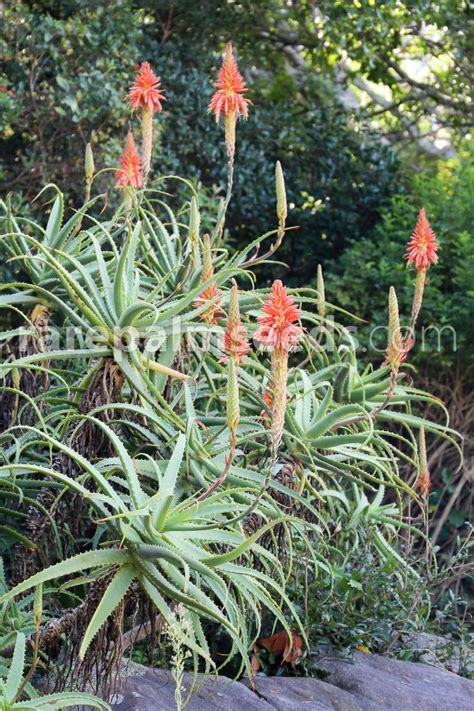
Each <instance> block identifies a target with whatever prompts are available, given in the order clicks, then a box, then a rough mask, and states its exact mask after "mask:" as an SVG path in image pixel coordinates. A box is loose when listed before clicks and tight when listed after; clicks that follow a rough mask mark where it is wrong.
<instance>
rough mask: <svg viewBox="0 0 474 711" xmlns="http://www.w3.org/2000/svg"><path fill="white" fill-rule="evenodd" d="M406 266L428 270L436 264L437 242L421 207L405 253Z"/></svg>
mask: <svg viewBox="0 0 474 711" xmlns="http://www.w3.org/2000/svg"><path fill="white" fill-rule="evenodd" d="M406 260H407V264H408V265H410V264H414V265H415V267H416V269H417V270H418V269H429V267H430V266H431V265H432V264H437V262H438V242H437V239H436V235H435V233H434V232H433V230H432V229H431V226H430V223H429V222H428V219H427V217H426V213H425V208H424V207H422V208H421V210H420V213H419V215H418V220H417V223H416V226H415V229H414V231H413V234H412V236H411V239H410V241H409V242H408V248H407V252H406Z"/></svg>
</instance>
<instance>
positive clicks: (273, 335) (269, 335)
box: [255, 279, 303, 458]
mask: <svg viewBox="0 0 474 711" xmlns="http://www.w3.org/2000/svg"><path fill="white" fill-rule="evenodd" d="M262 311H263V312H264V314H265V315H264V316H260V317H259V318H258V322H259V323H260V328H259V329H258V330H257V332H256V333H255V339H256V340H257V341H259V344H260V347H261V348H264V349H266V350H270V351H271V352H272V381H273V382H272V394H273V402H272V425H271V438H272V454H273V457H274V458H276V456H277V453H278V448H279V446H280V443H281V439H282V436H283V429H284V425H285V413H286V399H287V394H286V389H287V380H288V353H289V351H290V350H293V349H294V348H296V347H297V345H298V342H299V339H300V337H301V335H302V333H303V329H302V328H301V326H298V325H296V323H295V322H296V321H298V320H299V318H300V315H301V314H300V310H299V308H298V307H297V306H296V304H295V301H294V299H293V297H291V296H290V295H289V294H288V292H287V290H286V288H285V287H284V286H283V284H282V283H281V281H280V280H279V279H277V280H276V281H274V282H273V285H272V293H271V294H270V296H269V297H268V299H267V301H266V302H265V303H264V305H263V307H262Z"/></svg>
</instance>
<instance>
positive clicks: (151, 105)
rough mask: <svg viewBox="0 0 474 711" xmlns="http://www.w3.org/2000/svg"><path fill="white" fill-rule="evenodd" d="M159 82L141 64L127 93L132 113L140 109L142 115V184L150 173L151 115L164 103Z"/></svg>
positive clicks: (146, 67)
mask: <svg viewBox="0 0 474 711" xmlns="http://www.w3.org/2000/svg"><path fill="white" fill-rule="evenodd" d="M159 87H160V80H159V79H158V77H157V76H156V75H155V73H154V72H153V70H152V68H151V67H150V65H149V63H148V62H143V64H142V65H141V67H140V69H139V71H138V74H137V76H136V78H135V82H134V84H133V86H132V88H131V89H130V91H129V94H128V98H129V101H130V105H131V107H132V109H133V110H134V111H136V110H137V109H141V113H142V158H143V182H144V183H146V180H147V177H148V173H149V172H150V165H151V153H152V147H153V114H154V112H155V111H161V110H162V109H163V107H162V105H161V102H162V101H166V97H165V95H164V94H163V93H162V92H161V91H160V88H159Z"/></svg>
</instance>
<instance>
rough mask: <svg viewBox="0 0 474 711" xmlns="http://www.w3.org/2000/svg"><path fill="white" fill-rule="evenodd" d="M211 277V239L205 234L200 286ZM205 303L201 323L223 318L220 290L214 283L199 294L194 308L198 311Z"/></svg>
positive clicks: (212, 271)
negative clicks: (206, 305)
mask: <svg viewBox="0 0 474 711" xmlns="http://www.w3.org/2000/svg"><path fill="white" fill-rule="evenodd" d="M213 275H214V268H213V266H212V255H211V238H210V237H209V235H208V234H207V235H204V253H203V267H202V274H201V284H204V283H205V282H206V281H209V279H212V277H213ZM207 303H208V304H209V306H208V308H207V309H205V310H204V311H202V312H201V313H200V314H199V318H200V319H201V321H206V323H208V324H213V323H217V322H218V321H219V319H220V318H221V317H222V316H224V311H223V310H222V308H221V306H222V293H221V291H220V289H218V287H217V284H216V282H215V281H212V282H211V283H210V284H208V286H206V287H205V288H204V289H203V291H202V292H201V293H200V294H199V296H198V297H197V299H196V300H195V301H194V308H196V309H198V308H200V307H202V306H204V305H205V304H207Z"/></svg>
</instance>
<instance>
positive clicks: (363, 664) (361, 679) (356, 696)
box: [113, 652, 474, 711]
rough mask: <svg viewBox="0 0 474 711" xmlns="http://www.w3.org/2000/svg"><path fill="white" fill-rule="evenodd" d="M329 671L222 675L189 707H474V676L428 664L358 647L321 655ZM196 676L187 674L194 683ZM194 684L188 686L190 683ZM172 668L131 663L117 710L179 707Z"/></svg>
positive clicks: (324, 710) (285, 710)
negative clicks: (245, 677)
mask: <svg viewBox="0 0 474 711" xmlns="http://www.w3.org/2000/svg"><path fill="white" fill-rule="evenodd" d="M318 667H319V668H320V669H322V670H324V671H326V672H329V675H328V676H327V677H326V678H325V679H324V680H320V679H310V678H306V677H298V678H296V677H271V678H270V677H257V679H256V687H257V688H256V692H254V691H252V690H251V689H250V688H249V685H248V683H245V682H244V683H242V682H232V681H231V680H230V679H226V678H225V677H219V679H218V681H217V682H216V683H215V682H214V680H212V679H208V680H207V681H206V682H205V683H204V685H203V686H202V687H201V688H200V689H198V690H197V691H195V693H194V694H193V696H192V697H191V701H190V702H189V705H188V706H186V711H275V710H276V711H473V710H474V681H469V680H468V679H464V678H462V677H460V676H457V675H456V674H454V673H452V672H450V671H445V670H444V669H439V668H437V667H434V666H430V665H429V664H420V663H414V662H402V661H399V660H396V659H389V658H386V657H381V656H378V655H372V654H364V653H362V652H356V654H355V661H354V662H351V661H345V660H342V659H329V658H326V659H322V660H321V661H320V662H318ZM191 681H192V675H191V674H186V679H185V683H186V684H187V685H189V684H190V683H191ZM188 688H189V687H188ZM175 708H176V706H175V702H174V683H173V679H172V678H171V675H170V673H169V672H167V671H163V670H160V669H148V668H146V667H142V666H139V665H131V666H130V667H129V669H128V671H127V674H126V680H125V683H124V686H123V688H122V693H121V694H119V695H117V697H116V699H115V703H114V705H113V709H114V711H174V709H175Z"/></svg>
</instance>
